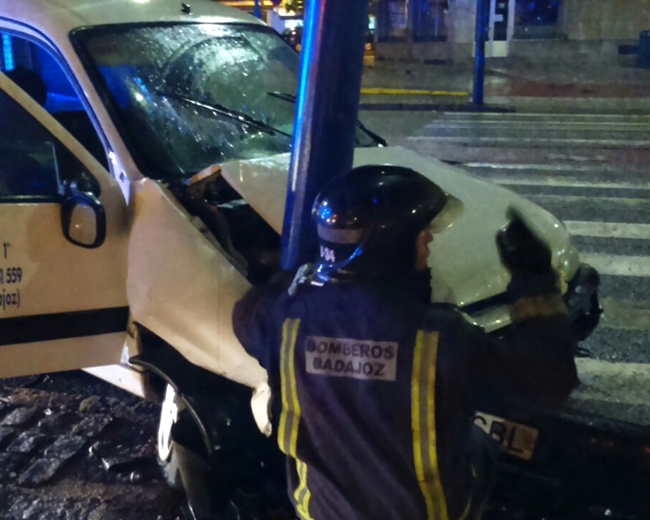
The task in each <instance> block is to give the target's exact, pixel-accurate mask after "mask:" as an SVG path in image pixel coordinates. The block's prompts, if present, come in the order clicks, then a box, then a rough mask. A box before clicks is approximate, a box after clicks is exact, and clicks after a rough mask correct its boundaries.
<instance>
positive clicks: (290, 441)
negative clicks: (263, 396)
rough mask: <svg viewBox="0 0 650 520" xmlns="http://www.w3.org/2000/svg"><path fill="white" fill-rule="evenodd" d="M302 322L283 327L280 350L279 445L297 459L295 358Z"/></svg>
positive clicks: (286, 322)
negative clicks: (280, 408)
mask: <svg viewBox="0 0 650 520" xmlns="http://www.w3.org/2000/svg"><path fill="white" fill-rule="evenodd" d="M299 327H300V320H293V319H287V320H285V322H284V324H283V325H282V346H281V349H280V380H281V387H282V413H281V414H280V427H279V428H278V445H279V446H280V449H281V450H282V452H283V453H285V454H286V455H289V456H291V457H293V458H296V445H297V443H298V425H299V423H300V403H299V402H298V392H297V389H296V370H295V364H294V359H293V358H294V356H295V352H296V339H297V336H298V328H299Z"/></svg>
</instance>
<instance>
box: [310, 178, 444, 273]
mask: <svg viewBox="0 0 650 520" xmlns="http://www.w3.org/2000/svg"><path fill="white" fill-rule="evenodd" d="M446 203H447V196H446V194H445V193H444V192H443V191H442V189H441V188H440V187H439V186H438V185H436V184H435V183H433V182H431V181H430V180H429V179H427V178H426V177H424V176H423V175H420V174H419V173H417V172H416V171H414V170H411V169H410V168H403V167H400V166H388V165H384V166H380V165H369V166H361V167H359V168H354V169H353V170H351V171H350V172H349V173H347V174H345V175H343V176H340V177H337V178H335V179H333V180H331V181H330V182H328V183H327V184H326V186H325V187H324V188H323V189H322V190H321V192H320V194H319V195H318V197H316V201H315V202H314V207H313V209H312V215H313V217H314V220H315V221H316V225H317V228H318V229H317V231H318V239H319V244H320V259H319V260H318V262H317V263H316V274H317V275H318V277H319V278H321V279H322V280H323V281H329V280H343V279H346V278H380V277H388V276H393V275H399V274H406V273H408V272H410V271H413V270H414V269H415V241H416V238H417V236H418V234H419V233H420V232H421V231H423V230H424V229H426V228H427V226H428V225H429V223H430V222H431V221H432V220H433V218H434V217H435V216H436V215H437V214H438V213H439V212H440V211H441V210H442V209H443V208H444V206H445V204H446Z"/></svg>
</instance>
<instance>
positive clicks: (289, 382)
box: [234, 277, 577, 520]
mask: <svg viewBox="0 0 650 520" xmlns="http://www.w3.org/2000/svg"><path fill="white" fill-rule="evenodd" d="M289 283H290V280H288V281H287V280H282V279H276V280H275V281H274V282H272V283H271V284H269V285H267V286H265V287H263V288H255V289H253V290H251V292H250V293H249V294H248V295H247V296H246V297H245V298H244V299H243V300H242V301H240V302H239V303H238V304H237V306H236V308H235V311H234V325H235V332H236V334H237V337H238V338H239V340H240V341H241V343H242V344H243V345H244V347H245V348H246V350H247V351H248V352H249V353H250V354H251V355H252V356H254V357H255V358H257V359H258V360H259V361H260V363H261V364H262V366H264V367H265V368H266V369H267V370H268V372H269V380H270V385H271V388H272V390H273V392H274V396H275V399H274V427H275V431H276V432H277V436H278V443H279V445H280V448H281V449H282V451H283V452H284V453H285V454H287V456H288V464H289V477H288V478H289V491H290V496H291V498H292V501H293V503H294V506H295V508H296V511H297V513H298V516H299V517H300V518H302V519H309V518H311V519H314V520H420V519H436V520H438V519H441V520H446V519H459V518H463V517H464V516H466V515H467V512H468V510H469V504H470V501H471V488H472V480H473V475H472V467H471V462H470V461H469V460H468V458H467V456H466V447H467V442H468V437H469V434H470V429H471V425H472V418H473V415H474V407H475V403H476V398H477V396H478V395H480V393H482V392H483V389H484V388H486V387H485V386H484V385H486V384H487V385H488V386H489V385H490V384H491V383H494V385H495V387H502V386H504V385H506V386H509V387H510V388H511V389H512V391H514V392H518V393H520V394H523V395H524V396H526V397H528V398H530V399H533V400H536V401H541V402H544V403H558V402H561V401H562V400H563V399H565V398H566V397H567V396H568V394H569V393H570V391H571V389H572V388H573V387H574V386H575V385H576V383H577V376H576V368H575V363H574V354H575V347H576V345H575V342H574V340H573V335H572V333H571V330H570V324H569V322H568V320H567V318H566V316H565V315H563V314H562V311H563V310H564V306H563V304H562V303H561V300H560V297H559V295H549V296H543V297H535V296H533V297H526V298H524V299H522V300H520V301H519V302H517V303H516V304H515V305H513V306H511V312H512V313H514V318H515V319H520V320H523V321H520V322H519V323H516V324H515V325H513V326H511V327H509V330H507V332H506V333H505V334H506V335H505V337H503V338H502V339H495V338H491V337H489V336H487V335H486V334H484V333H483V332H482V331H481V330H480V329H478V328H477V327H474V326H472V325H470V324H469V323H468V322H467V321H466V320H465V319H464V317H463V316H462V315H461V314H460V313H459V312H457V311H455V310H454V309H453V308H450V307H436V306H432V305H428V304H427V303H426V302H427V301H428V299H429V298H428V295H429V285H428V280H422V279H420V278H418V277H414V278H411V279H402V280H399V279H398V280H392V281H390V282H386V283H383V284H377V283H373V284H364V283H360V282H356V283H338V284H337V283H332V284H326V285H324V286H322V287H318V286H314V285H309V284H305V285H301V286H299V288H298V291H297V294H295V295H294V296H290V295H289V294H288V292H287V288H288V286H289ZM524 292H525V291H524ZM479 381H480V382H481V383H480V384H479V383H478V382H479Z"/></svg>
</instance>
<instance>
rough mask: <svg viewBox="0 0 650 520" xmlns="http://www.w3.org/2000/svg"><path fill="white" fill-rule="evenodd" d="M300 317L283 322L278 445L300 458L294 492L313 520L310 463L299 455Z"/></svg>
mask: <svg viewBox="0 0 650 520" xmlns="http://www.w3.org/2000/svg"><path fill="white" fill-rule="evenodd" d="M299 328H300V320H298V319H287V320H285V322H284V323H283V325H282V346H281V349H280V381H281V387H282V413H281V414H280V427H279V428H278V445H279V446H280V449H281V450H282V452H283V453H285V454H286V455H289V456H290V457H292V458H293V459H295V461H296V471H297V472H298V477H299V479H300V483H299V485H298V487H297V488H296V490H295V491H294V494H293V496H294V500H295V506H296V512H297V513H298V516H299V517H300V518H301V519H302V520H313V519H312V517H311V516H310V514H309V502H310V500H311V492H310V491H309V488H308V487H307V464H305V463H304V462H303V461H301V460H300V459H299V458H298V455H297V450H296V448H297V446H298V427H299V426H300V413H301V412H300V401H299V400H298V388H297V384H296V364H295V355H296V340H297V339H298V329H299Z"/></svg>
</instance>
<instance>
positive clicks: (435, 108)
mask: <svg viewBox="0 0 650 520" xmlns="http://www.w3.org/2000/svg"><path fill="white" fill-rule="evenodd" d="M359 110H367V111H386V112H393V111H395V112H397V111H407V110H410V111H414V112H427V111H428V112H475V113H499V114H505V113H510V112H516V110H515V109H514V108H510V107H503V106H495V105H473V104H472V103H359Z"/></svg>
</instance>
